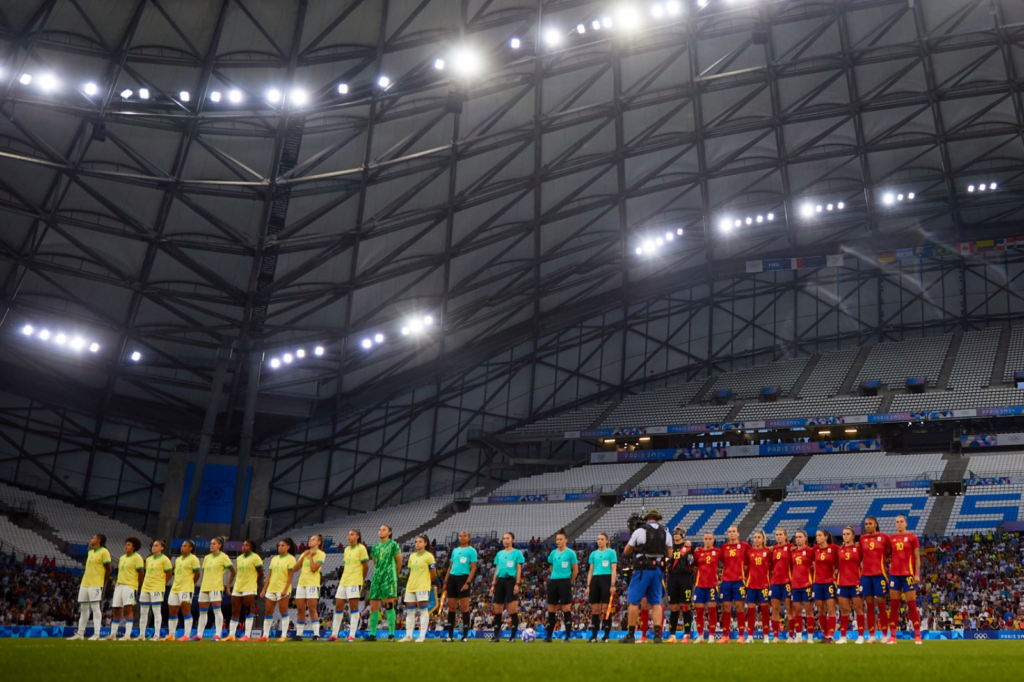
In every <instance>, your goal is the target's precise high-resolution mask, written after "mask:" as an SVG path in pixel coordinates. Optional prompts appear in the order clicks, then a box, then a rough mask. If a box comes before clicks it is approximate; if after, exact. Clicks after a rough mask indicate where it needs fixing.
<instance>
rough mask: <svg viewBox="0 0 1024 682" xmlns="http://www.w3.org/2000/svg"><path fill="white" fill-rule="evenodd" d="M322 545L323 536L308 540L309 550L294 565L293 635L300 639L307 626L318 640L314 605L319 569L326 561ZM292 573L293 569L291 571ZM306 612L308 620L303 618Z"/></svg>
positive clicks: (316, 598) (318, 597) (317, 590)
mask: <svg viewBox="0 0 1024 682" xmlns="http://www.w3.org/2000/svg"><path fill="white" fill-rule="evenodd" d="M323 544H324V536H323V535H314V536H312V537H311V538H309V549H307V550H306V551H305V552H303V553H302V556H300V557H299V558H298V559H297V560H296V564H295V567H296V568H298V569H299V586H298V589H296V590H295V610H296V611H297V617H298V619H299V620H298V622H296V623H295V634H297V635H298V636H299V637H300V638H301V637H303V636H304V635H305V633H306V625H307V624H308V625H310V626H311V627H312V628H313V639H314V640H317V639H320V616H318V615H317V613H316V604H317V601H319V599H320V568H321V567H323V565H324V562H325V561H326V560H327V555H326V554H324V552H323ZM294 572H295V568H293V569H292V573H294ZM307 612H308V614H309V616H308V618H306V617H305V616H304V614H305V613H307ZM304 618H306V619H305V620H304ZM283 634H284V635H287V634H288V633H283Z"/></svg>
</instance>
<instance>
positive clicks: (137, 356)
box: [132, 351, 142, 362]
mask: <svg viewBox="0 0 1024 682" xmlns="http://www.w3.org/2000/svg"><path fill="white" fill-rule="evenodd" d="M141 359H142V353H140V352H139V351H132V362H138V361H139V360H141Z"/></svg>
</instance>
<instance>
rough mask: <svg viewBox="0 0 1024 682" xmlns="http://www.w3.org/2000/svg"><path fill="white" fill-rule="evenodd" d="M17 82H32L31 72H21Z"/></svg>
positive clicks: (23, 83)
mask: <svg viewBox="0 0 1024 682" xmlns="http://www.w3.org/2000/svg"><path fill="white" fill-rule="evenodd" d="M18 82H19V83H21V84H22V85H28V84H29V83H31V82H32V74H30V73H23V74H21V78H19V79H18Z"/></svg>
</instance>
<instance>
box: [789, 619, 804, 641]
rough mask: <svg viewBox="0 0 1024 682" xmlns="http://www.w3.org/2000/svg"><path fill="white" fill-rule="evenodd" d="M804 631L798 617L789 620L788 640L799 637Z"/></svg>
mask: <svg viewBox="0 0 1024 682" xmlns="http://www.w3.org/2000/svg"><path fill="white" fill-rule="evenodd" d="M803 631H804V622H803V619H802V618H800V616H796V617H795V618H790V619H789V638H790V639H793V638H794V637H801V636H802V635H803Z"/></svg>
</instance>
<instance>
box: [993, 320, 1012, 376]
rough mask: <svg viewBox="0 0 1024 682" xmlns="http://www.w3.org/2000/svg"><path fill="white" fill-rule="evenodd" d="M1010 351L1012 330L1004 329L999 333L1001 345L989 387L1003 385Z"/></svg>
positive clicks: (997, 350)
mask: <svg viewBox="0 0 1024 682" xmlns="http://www.w3.org/2000/svg"><path fill="white" fill-rule="evenodd" d="M1009 351H1010V328H1009V327H1003V329H1002V331H1001V332H1000V333H999V345H998V346H997V347H996V359H995V362H993V363H992V379H991V380H990V381H989V386H1002V385H1003V372H1004V371H1005V370H1006V356H1007V354H1008V353H1009Z"/></svg>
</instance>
